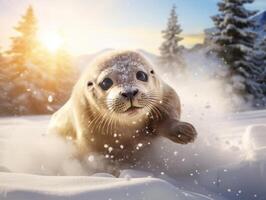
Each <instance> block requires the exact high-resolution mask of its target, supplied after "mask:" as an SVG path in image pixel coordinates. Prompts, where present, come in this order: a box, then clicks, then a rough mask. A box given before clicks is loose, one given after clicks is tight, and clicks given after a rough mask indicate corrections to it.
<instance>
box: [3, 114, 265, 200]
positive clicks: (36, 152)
mask: <svg viewBox="0 0 266 200" xmlns="http://www.w3.org/2000/svg"><path fill="white" fill-rule="evenodd" d="M228 119H230V121H233V122H234V126H233V127H231V128H230V131H229V132H228V133H227V134H223V137H224V138H223V139H224V141H226V140H231V144H230V145H229V146H230V148H233V147H234V144H233V141H236V142H235V143H236V144H238V143H237V141H238V140H242V141H243V145H242V147H241V145H240V146H239V147H238V148H242V151H241V152H242V154H243V155H242V156H243V157H242V161H241V160H240V161H237V162H232V160H231V161H230V162H231V163H229V162H227V164H226V165H223V166H222V167H220V166H221V165H220V166H219V165H217V166H216V167H215V166H211V168H210V169H207V170H201V169H200V166H198V170H197V167H195V168H194V171H192V172H190V174H189V176H184V175H178V173H177V175H176V176H173V175H171V176H168V175H167V174H168V173H171V170H172V171H173V169H172V167H174V168H176V167H177V166H176V164H174V165H173V164H171V163H168V165H169V168H168V170H165V169H163V168H161V170H159V171H160V173H159V174H158V175H155V173H154V172H148V171H147V170H143V171H142V170H141V171H139V170H123V171H122V172H121V174H120V176H119V177H118V178H117V177H114V176H112V175H110V174H105V173H98V174H94V175H91V176H88V175H85V174H86V172H84V171H83V170H84V169H81V168H82V166H80V164H79V163H78V162H77V161H75V160H73V159H70V158H69V157H68V155H69V153H70V151H73V149H71V145H70V144H64V143H62V141H61V140H59V139H58V138H49V139H45V137H44V133H45V129H46V127H47V124H48V121H49V116H41V117H33V116H32V117H13V118H1V119H0V143H1V146H0V166H1V167H0V171H2V172H0V180H1V181H0V199H12V200H14V199H15V200H16V199H18V200H23V199H25V200H26V199H27V200H28V199H56V200H58V199H65V198H68V199H75V200H79V199H107V200H108V199H115V200H120V199H121V200H122V199H146V200H149V199H152V200H156V199H158V200H159V199H162V198H164V199H180V200H182V199H186V200H190V199H191V200H195V199H202V200H205V199H224V198H222V197H221V196H219V195H218V194H219V193H221V194H222V195H223V196H225V197H226V199H234V198H233V197H235V195H236V194H238V195H239V197H242V198H240V199H241V200H242V199H249V200H251V199H260V197H262V195H264V196H265V195H266V194H265V192H264V189H263V187H264V186H265V183H264V181H265V177H266V173H265V172H264V171H263V170H264V165H265V164H264V163H265V156H264V155H265V152H266V151H265V147H266V141H265V139H263V138H264V137H263V134H265V130H266V123H265V119H266V111H253V112H246V113H239V114H234V115H230V116H228ZM224 123H225V122H224V121H220V122H219V123H217V124H216V125H215V126H216V127H219V126H221V127H225V124H224ZM21 130H23V134H24V137H21ZM243 133H245V134H243ZM232 134H233V135H232ZM40 138H42V141H40V140H39V139H40ZM232 138H233V139H232ZM244 138H249V139H248V142H247V143H245V142H244V141H246V139H244ZM28 139H31V140H30V141H28ZM261 139H263V140H261ZM26 141H28V143H26ZM164 142H166V145H165V146H164V148H169V149H168V151H172V149H171V148H174V146H173V145H172V144H169V142H168V141H164ZM164 142H162V141H158V143H157V144H156V146H157V145H158V144H160V145H161V146H162V144H163V143H164ZM48 144H50V146H48ZM29 146H31V147H29ZM194 148H195V147H194ZM206 148H207V149H206ZM208 148H209V147H205V151H206V150H207V151H208ZM188 149H189V148H187V147H186V148H185V149H184V151H187V150H188ZM6 151H8V152H6ZM152 151H153V150H152ZM168 151H166V152H165V155H164V158H165V159H166V158H167V157H168V158H170V160H173V159H172V158H173V157H176V158H178V156H180V161H178V162H179V167H180V165H181V166H182V163H181V162H184V164H185V167H184V166H183V167H184V168H187V167H188V166H189V165H191V164H193V162H192V163H191V161H189V163H188V164H186V162H187V159H188V160H189V157H185V156H186V154H187V152H186V154H184V152H182V150H180V149H179V150H178V151H176V150H173V151H172V154H171V155H169V152H168ZM235 151H238V153H240V152H239V149H236V150H235ZM249 151H252V152H253V154H252V155H256V156H254V157H253V159H252V160H250V159H247V157H245V152H247V153H248V152H249ZM152 153H153V154H154V153H156V152H155V151H153V152H152ZM210 153H211V152H209V151H208V152H207V154H209V155H210V157H207V158H206V157H205V156H206V154H202V152H200V151H196V152H194V157H198V159H199V160H201V159H204V160H205V161H204V162H206V160H211V159H212V158H211V157H212V156H213V155H211V154H210ZM188 155H189V153H188ZM217 155H219V154H218V153H217ZM259 155H263V156H259ZM6 156H8V157H6ZM171 156H172V157H171ZM88 159H90V160H91V161H92V162H93V161H94V157H91V156H90V157H89V158H88ZM56 161H57V162H56ZM175 162H176V161H175ZM47 164H48V165H47ZM49 164H50V165H49ZM56 165H57V166H56ZM62 165H63V166H62ZM67 168H68V169H67ZM71 168H72V169H71ZM51 169H53V170H51ZM177 169H178V168H177ZM49 170H51V171H49ZM181 170H182V167H181ZM33 174H37V175H33ZM243 174H245V176H243ZM248 174H250V175H248ZM59 175H72V176H59ZM73 175H76V176H73ZM262 175H263V176H262ZM217 176H218V178H217ZM247 176H248V177H249V178H248V179H246V177H247ZM235 179H236V180H235ZM217 180H218V182H219V180H221V183H217ZM215 181H216V182H215ZM217 184H218V186H217ZM258 185H259V186H258ZM255 186H256V187H255ZM238 195H237V196H238ZM208 196H211V197H208Z"/></svg>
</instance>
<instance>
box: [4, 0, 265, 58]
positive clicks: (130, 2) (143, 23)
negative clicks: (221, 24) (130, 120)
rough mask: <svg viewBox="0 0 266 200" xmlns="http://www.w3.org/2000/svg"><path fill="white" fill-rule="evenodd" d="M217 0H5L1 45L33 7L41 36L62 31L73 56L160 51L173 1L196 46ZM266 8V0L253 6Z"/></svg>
mask: <svg viewBox="0 0 266 200" xmlns="http://www.w3.org/2000/svg"><path fill="white" fill-rule="evenodd" d="M217 2H218V0H97V1H96V0H0V47H2V49H7V48H8V46H9V44H10V39H9V38H10V37H11V36H15V35H16V34H17V33H16V32H15V31H14V29H13V27H14V26H16V24H17V23H18V21H19V20H20V17H21V15H23V14H25V11H26V9H27V7H28V6H29V5H32V6H33V8H34V11H35V14H36V17H37V19H38V26H39V33H40V35H45V34H47V35H49V33H51V32H57V33H60V36H61V37H62V38H63V41H64V44H65V46H66V48H67V50H68V51H69V52H70V53H72V54H74V55H81V54H88V53H93V52H97V51H100V50H102V49H105V48H115V49H145V50H147V51H150V52H152V53H158V52H159V50H158V48H159V46H160V44H161V42H162V37H161V36H162V35H161V31H162V30H163V29H165V28H166V24H167V19H168V17H169V13H170V10H171V7H172V6H173V4H175V5H176V7H177V9H176V11H177V14H178V19H179V23H180V25H181V27H182V29H183V32H182V36H183V37H184V40H183V41H182V44H183V45H185V46H187V47H191V46H192V45H194V44H195V43H200V42H202V41H203V31H204V29H205V28H208V27H212V26H213V24H212V21H211V19H210V16H213V15H215V14H216V13H217V6H216V4H217ZM248 7H249V8H251V9H256V10H260V11H262V10H266V0H256V1H255V3H253V4H252V5H250V6H248Z"/></svg>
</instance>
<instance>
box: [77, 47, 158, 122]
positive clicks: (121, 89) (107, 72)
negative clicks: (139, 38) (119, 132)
mask: <svg viewBox="0 0 266 200" xmlns="http://www.w3.org/2000/svg"><path fill="white" fill-rule="evenodd" d="M82 84H84V87H85V91H86V92H85V97H86V99H87V101H89V102H90V105H91V104H93V106H95V108H96V109H97V110H98V111H100V112H102V113H105V114H108V115H109V116H110V115H112V117H114V118H119V119H122V118H128V117H131V118H139V117H141V115H147V113H149V112H150V110H152V109H153V105H154V104H155V103H156V104H157V103H158V102H160V98H161V95H160V81H159V79H158V78H157V76H156V74H155V72H154V69H153V68H152V66H151V64H150V63H149V62H148V61H147V60H146V59H145V58H144V57H143V56H142V55H141V54H139V53H137V52H132V51H123V52H119V53H117V52H116V53H114V54H113V53H109V54H107V55H105V56H102V57H100V58H99V59H97V60H96V61H95V62H93V64H92V65H91V66H90V67H89V69H88V71H87V72H86V73H85V75H84V78H83V83H82Z"/></svg>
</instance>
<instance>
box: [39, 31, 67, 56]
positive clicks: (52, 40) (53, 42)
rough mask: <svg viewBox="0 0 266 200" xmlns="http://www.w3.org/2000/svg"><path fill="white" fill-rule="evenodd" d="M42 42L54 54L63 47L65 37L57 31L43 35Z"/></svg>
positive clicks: (41, 36)
mask: <svg viewBox="0 0 266 200" xmlns="http://www.w3.org/2000/svg"><path fill="white" fill-rule="evenodd" d="M40 41H41V43H42V44H43V45H44V46H45V47H46V48H47V49H48V50H49V51H50V52H52V53H54V52H56V51H57V50H58V49H59V48H60V47H62V45H63V43H64V40H63V37H62V36H61V35H60V34H59V33H58V32H56V31H50V32H46V33H43V34H41V35H40Z"/></svg>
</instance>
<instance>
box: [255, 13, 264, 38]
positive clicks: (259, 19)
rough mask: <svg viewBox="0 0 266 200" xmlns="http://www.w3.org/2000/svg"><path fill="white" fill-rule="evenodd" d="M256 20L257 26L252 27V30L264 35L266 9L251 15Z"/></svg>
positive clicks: (261, 35)
mask: <svg viewBox="0 0 266 200" xmlns="http://www.w3.org/2000/svg"><path fill="white" fill-rule="evenodd" d="M253 19H254V20H255V21H256V24H257V26H256V27H255V28H254V31H256V32H257V33H258V35H259V36H260V37H265V36H266V11H263V12H260V13H258V14H257V15H256V16H254V17H253Z"/></svg>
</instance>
